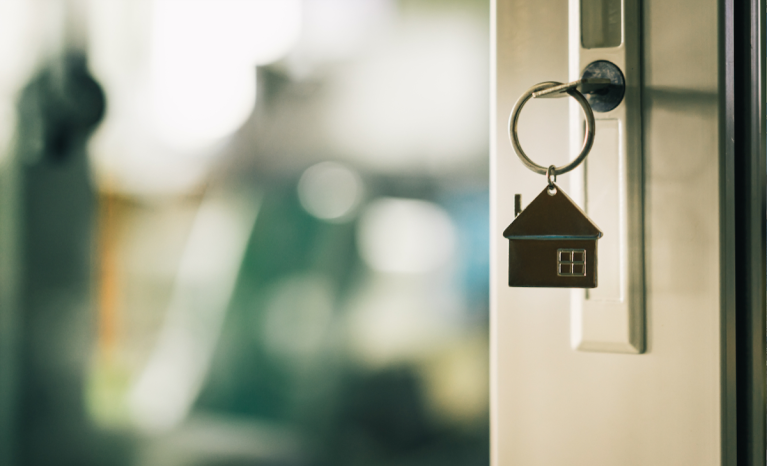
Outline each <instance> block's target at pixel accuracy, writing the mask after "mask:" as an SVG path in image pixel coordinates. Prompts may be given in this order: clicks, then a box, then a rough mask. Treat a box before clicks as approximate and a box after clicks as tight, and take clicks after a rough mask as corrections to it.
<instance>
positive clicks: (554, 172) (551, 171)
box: [546, 165, 557, 189]
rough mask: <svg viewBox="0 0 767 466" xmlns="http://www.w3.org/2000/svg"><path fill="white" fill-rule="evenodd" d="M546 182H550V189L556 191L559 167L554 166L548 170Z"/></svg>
mask: <svg viewBox="0 0 767 466" xmlns="http://www.w3.org/2000/svg"><path fill="white" fill-rule="evenodd" d="M552 178H553V179H552ZM546 181H548V182H549V189H554V182H556V181H557V167H555V166H554V165H551V166H550V167H549V168H547V169H546Z"/></svg>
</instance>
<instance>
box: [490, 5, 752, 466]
mask: <svg viewBox="0 0 767 466" xmlns="http://www.w3.org/2000/svg"><path fill="white" fill-rule="evenodd" d="M581 1H583V2H586V1H587V0H581ZM590 3H591V4H592V7H593V4H594V3H597V4H598V5H597V8H596V9H597V10H599V9H600V8H601V9H602V12H603V13H605V14H606V16H605V18H608V17H609V14H612V15H613V16H612V17H610V18H612V22H613V24H614V23H615V21H617V20H616V19H615V18H618V19H620V21H618V23H617V24H619V26H620V25H622V26H623V36H620V35H619V36H618V37H619V39H620V40H618V43H614V44H611V43H608V44H607V46H605V47H604V49H605V50H604V52H605V53H606V54H608V55H609V53H612V52H614V51H615V50H617V49H616V48H614V47H617V44H620V46H622V47H623V46H625V47H633V50H635V53H636V54H637V57H638V60H637V61H636V66H638V70H634V71H638V73H636V74H634V75H633V77H632V73H633V72H632V71H631V70H628V72H626V70H625V69H624V70H623V71H624V74H625V75H626V81H627V82H626V89H627V92H630V91H629V90H630V89H632V88H633V89H634V91H636V92H637V96H639V98H637V99H636V100H635V101H634V102H629V101H628V100H624V101H623V102H622V104H621V105H624V106H625V105H626V104H627V103H630V104H631V105H634V107H631V108H629V109H628V110H627V111H628V112H637V113H636V114H637V115H639V120H638V121H633V122H632V121H631V120H630V119H628V120H626V119H623V120H621V119H620V118H622V117H620V116H614V117H610V118H613V120H612V121H616V120H619V121H620V122H619V123H616V125H617V126H615V128H618V129H617V130H615V129H614V131H613V133H614V134H613V136H611V133H610V128H609V125H606V124H605V123H604V122H603V123H602V124H600V122H599V118H600V117H599V115H598V116H597V126H596V128H597V131H596V136H595V148H597V146H598V145H599V144H600V137H601V138H602V139H601V141H602V142H601V143H602V144H604V141H606V140H609V138H611V137H613V138H617V139H615V141H618V142H617V143H616V144H614V146H612V147H613V148H614V149H613V151H614V152H615V154H616V155H615V156H616V157H618V156H619V155H620V154H621V153H622V154H623V157H626V158H624V159H622V160H623V162H620V160H621V159H611V160H612V163H614V164H615V166H616V167H618V169H619V170H623V171H622V172H620V173H622V174H623V175H625V176H626V177H627V178H625V179H627V180H628V181H626V183H628V186H629V189H625V188H626V185H621V184H620V183H623V182H624V181H625V180H624V181H619V183H618V185H619V186H618V188H616V191H614V192H613V194H614V195H615V196H618V195H624V196H625V199H627V203H628V206H627V205H626V204H620V203H619V202H618V203H617V204H618V205H619V207H618V208H617V210H613V211H609V209H608V211H607V213H605V211H604V210H599V209H600V207H594V206H595V205H596V204H595V203H593V202H592V201H590V202H592V204H591V205H584V209H585V210H586V211H587V214H589V215H592V216H593V217H594V219H595V220H597V217H599V218H600V219H601V220H599V221H598V223H599V222H601V223H602V225H600V226H601V227H602V229H603V231H604V240H607V238H608V237H610V236H611V235H612V237H613V238H615V237H620V238H622V239H621V241H625V244H624V243H622V246H620V247H621V248H623V247H625V248H627V250H630V251H640V253H641V254H639V255H638V257H640V259H641V260H638V261H636V260H635V261H633V262H632V261H628V262H617V263H618V264H619V267H618V268H617V269H616V268H615V264H612V263H611V261H613V260H614V257H613V256H611V255H610V252H609V247H608V246H606V247H605V248H603V249H604V250H600V254H604V263H602V262H600V272H599V273H600V276H599V279H600V284H602V283H603V282H604V283H605V284H606V285H604V286H608V284H609V283H611V282H610V280H611V279H613V278H614V276H613V275H611V274H605V270H607V271H614V270H623V269H620V266H622V265H621V264H624V265H625V264H626V263H627V264H628V266H627V267H626V269H625V273H626V274H628V276H630V277H634V278H632V279H636V280H639V282H641V287H635V288H634V289H633V290H632V289H628V288H627V289H626V290H624V291H626V292H625V293H623V292H621V293H622V294H621V293H618V294H616V296H615V297H614V300H615V301H616V302H618V303H620V302H622V303H625V302H626V300H631V299H635V298H636V299H639V301H640V302H641V306H639V307H638V308H635V311H636V313H635V314H630V315H629V314H627V315H629V317H630V318H628V320H623V321H621V322H622V324H621V325H622V326H620V325H619V326H617V327H613V328H612V330H610V331H612V332H613V333H615V332H616V329H617V333H618V335H617V336H615V335H612V336H611V335H607V334H605V335H603V336H602V337H604V339H605V340H609V339H610V338H613V337H614V338H615V339H616V341H618V340H621V339H625V340H626V341H631V342H633V343H632V344H631V345H623V346H620V347H619V345H613V346H610V345H595V346H594V345H592V346H589V345H585V346H584V345H582V344H581V343H582V338H581V337H582V334H583V328H582V326H583V325H600V323H603V322H604V320H605V319H612V318H615V317H616V315H617V314H616V313H620V312H624V311H621V310H620V309H621V308H620V307H619V306H617V304H616V306H614V307H612V308H610V309H612V310H611V311H609V312H605V313H604V314H603V315H602V316H598V318H597V319H596V320H595V321H594V322H590V323H587V322H586V320H585V318H584V315H583V314H582V313H581V314H579V311H578V309H579V306H580V304H578V302H579V301H578V300H584V301H583V302H586V300H588V299H590V298H589V296H590V295H583V294H578V293H573V292H571V291H570V290H567V289H554V288H515V287H509V286H508V276H507V273H508V248H509V245H508V240H507V239H506V238H504V237H503V236H502V234H501V233H502V231H503V230H504V229H505V228H506V227H507V225H509V223H510V222H512V221H513V220H514V218H515V206H514V202H515V194H521V199H522V207H524V206H525V205H526V204H528V203H529V202H530V201H531V200H532V199H533V198H534V197H535V196H536V195H538V193H540V192H541V190H542V189H543V188H544V187H545V186H546V178H545V177H544V176H541V175H539V174H536V173H533V172H532V171H530V170H528V169H527V168H526V167H525V166H524V165H523V164H522V163H521V162H520V159H519V158H518V157H517V155H516V154H515V152H514V150H513V149H512V146H511V144H510V143H509V134H508V131H509V126H508V125H509V123H508V122H509V115H510V112H511V110H512V108H513V107H514V104H515V102H516V101H517V99H518V98H519V97H520V96H521V95H522V94H523V93H525V91H526V90H527V89H528V88H530V87H531V86H533V85H535V84H537V83H541V82H544V81H560V82H567V81H572V80H573V79H576V78H577V77H578V76H577V74H578V73H579V70H580V69H582V63H579V62H578V57H577V56H575V58H574V57H573V54H574V53H577V49H578V48H580V49H585V48H586V47H587V46H588V47H591V48H592V49H599V47H600V46H599V45H597V46H594V44H585V43H581V44H578V43H577V42H576V43H575V46H574V44H573V41H577V40H578V39H579V38H581V39H583V41H584V42H586V41H585V38H584V37H585V36H583V34H577V33H576V34H574V33H573V28H578V27H580V26H582V25H584V24H586V23H588V24H591V26H592V27H594V26H593V24H595V23H596V24H598V25H599V24H607V23H608V22H610V21H609V20H608V19H609V18H608V19H606V20H605V21H603V22H600V21H601V20H600V19H595V18H593V17H588V11H589V10H588V8H585V7H583V8H581V3H580V2H579V1H577V0H576V1H571V2H569V5H568V2H567V1H564V0H538V1H536V2H529V1H525V0H497V1H496V2H494V4H493V6H492V15H493V16H492V27H493V31H494V33H493V44H494V48H493V51H492V56H493V69H492V71H491V76H492V79H493V86H492V88H493V92H494V94H493V96H492V98H491V102H492V104H493V106H494V107H493V109H492V117H493V120H492V135H491V141H492V155H491V366H492V368H491V398H492V402H491V405H492V407H491V439H492V440H491V443H492V462H493V464H494V465H504V466H506V465H525V466H536V465H546V466H549V465H560V464H561V465H565V464H566V465H584V466H585V465H588V466H601V465H605V466H606V465H652V466H663V465H669V466H671V465H674V466H677V465H696V466H703V465H706V466H708V465H720V464H722V465H736V464H737V465H764V464H765V450H764V421H765V419H764V401H763V400H764V372H765V371H764V367H765V364H764V341H765V331H764V294H765V287H764V283H765V275H764V257H765V248H764V243H765V239H764V223H765V220H764V219H765V213H764V205H765V202H764V200H765V196H764V184H765V183H764V171H765V169H764V167H765V163H764V159H765V150H764V143H763V133H764V131H763V129H762V128H763V126H764V123H763V122H764V118H763V111H764V105H763V101H762V94H763V92H762V89H764V85H763V76H764V73H763V72H762V67H763V59H762V54H763V50H764V47H763V41H764V38H763V34H762V32H761V30H760V27H761V24H762V23H763V12H764V8H763V2H761V1H757V0H755V1H752V2H750V4H749V3H748V2H741V3H743V4H742V5H740V4H738V5H735V3H737V2H733V1H729V0H728V1H719V2H717V1H713V0H706V1H702V2H701V1H697V0H672V1H668V0H644V1H643V2H640V3H637V2H631V1H630V0H622V1H619V2H610V1H609V0H605V1H601V2H590ZM610 4H613V5H615V4H617V5H618V7H617V10H615V11H609V10H610V9H609V5H610ZM632 5H633V6H635V7H636V10H635V11H634V12H632ZM581 12H583V16H582V17H580V20H581V22H580V23H579V16H578V15H579V14H580V13H581ZM592 13H593V11H592ZM614 15H618V16H617V17H616V16H614ZM621 15H622V16H621ZM626 15H628V16H626ZM574 18H575V19H574ZM589 21H591V22H590V23H589ZM627 24H632V25H635V26H636V28H637V29H636V31H635V32H636V34H635V35H634V36H633V37H629V36H630V34H629V36H627V31H629V29H630V27H627ZM629 32H630V31H629ZM619 34H620V29H619ZM621 37H622V39H621ZM627 41H633V42H631V43H627ZM592 52H594V50H591V51H590V52H589V53H592ZM594 53H595V54H593V55H590V56H591V57H592V58H594V59H597V58H599V53H600V51H599V50H596V52H594ZM624 66H625V64H624ZM574 73H575V76H574ZM627 95H628V94H627ZM568 100H571V99H552V100H551V101H539V100H535V99H533V100H532V101H530V102H529V103H528V105H527V106H526V107H525V110H524V115H523V116H522V117H521V121H520V124H519V138H520V142H521V145H522V146H523V147H524V148H525V149H524V150H525V151H526V152H527V154H529V155H530V156H531V158H533V159H535V161H536V162H538V163H539V164H542V165H544V166H548V165H550V164H555V165H557V166H560V165H564V164H565V163H567V162H568V161H569V160H570V159H571V158H573V156H574V155H573V150H572V148H571V144H570V143H569V142H568V132H569V131H572V130H573V128H576V129H578V124H580V123H578V121H579V120H573V121H571V119H572V118H577V116H576V113H577V112H573V111H568V107H569V105H572V104H568V102H567V101H568ZM570 108H572V107H570ZM608 115H617V114H608ZM626 124H628V126H626ZM621 125H623V126H621ZM631 125H634V126H631ZM580 131H581V133H580V137H582V129H581V130H580ZM616 131H617V132H616ZM632 131H633V132H634V134H635V136H636V139H635V140H631V138H630V137H629V138H628V140H627V139H625V138H624V139H621V137H622V136H621V135H623V134H630V133H631V132H632ZM623 132H625V133H623ZM615 134H618V136H615ZM621 141H628V142H624V143H621ZM621 144H625V145H624V146H622V145H621ZM600 151H601V152H600ZM605 151H607V153H608V154H609V153H610V149H609V148H608V149H604V147H602V148H601V149H597V152H595V153H598V154H600V155H598V156H595V157H594V158H593V160H591V163H592V166H593V168H595V170H592V169H589V173H584V170H583V168H582V167H581V168H580V169H578V170H575V171H573V172H571V173H569V174H566V175H562V176H560V178H559V180H558V181H557V184H558V186H559V187H560V188H561V189H563V190H565V191H567V192H571V191H573V192H575V193H576V194H577V193H581V195H580V197H579V202H581V203H583V202H584V198H586V197H587V196H583V195H582V194H583V192H585V193H586V194H587V195H588V193H590V192H592V190H597V191H598V190H599V189H601V188H602V187H603V186H606V185H610V184H615V183H616V182H615V179H619V180H620V177H619V175H618V172H617V171H616V172H614V173H613V174H612V175H611V174H610V171H609V170H602V171H600V169H599V167H598V166H597V164H598V163H602V162H601V161H599V160H604V159H599V158H598V157H604V153H605ZM620 151H623V152H620ZM592 156H593V154H591V155H590V156H589V157H592ZM615 160H618V161H617V162H616V161H615ZM587 163H589V158H587ZM594 173H598V174H599V176H593V175H594ZM613 176H615V177H617V178H614V177H613ZM631 183H636V186H638V187H639V189H638V190H637V191H635V192H632V191H631V189H630V186H631ZM620 186H623V188H621V187H620ZM621 189H622V191H621ZM609 194H610V193H609V191H608V195H609ZM576 197H578V196H576ZM589 199H591V198H589ZM577 200H578V199H577ZM631 203H634V205H635V207H636V206H638V207H637V208H638V210H635V211H634V213H638V217H637V218H638V219H639V224H636V223H635V224H634V225H633V227H632V225H631V224H630V222H628V223H624V224H621V223H620V222H621V221H622V220H621V219H623V218H625V217H621V216H628V218H630V217H631V215H632V211H631V206H630V204H631ZM587 204H588V203H587ZM582 205H583V204H582ZM621 205H622V206H623V207H621ZM590 208H593V209H592V210H593V213H592V212H591V211H589V209H590ZM621 209H623V210H621ZM621 225H623V226H621ZM626 225H628V226H626ZM621 228H628V229H629V230H630V229H631V228H635V229H636V231H638V233H637V234H634V235H633V236H632V235H630V234H629V235H623V236H621V235H622V231H623V230H621ZM623 233H625V231H623ZM602 244H608V245H609V244H610V243H601V242H600V248H601V247H602ZM616 248H617V249H616V250H618V249H619V247H617V246H616ZM602 258H603V256H600V261H602ZM611 273H612V272H611ZM616 273H617V272H616ZM621 273H623V272H621ZM637 277H638V278H637ZM603 289H604V288H603ZM621 289H622V288H621ZM597 290H599V287H598V288H597ZM622 290H623V289H622ZM632 293H634V294H632ZM584 296H585V297H584ZM592 298H593V296H592ZM621 300H623V301H621ZM581 304H582V303H581ZM637 309H638V310H637ZM632 312H634V311H632ZM611 313H612V314H611ZM631 316H633V317H631ZM632 318H635V320H633V321H632V320H631V319H632ZM595 322H596V323H595ZM579 332H580V333H579ZM621 332H624V333H623V334H621ZM630 332H638V333H636V334H635V335H634V334H632V335H634V336H637V335H638V336H637V337H636V338H634V336H630V335H629V334H628V333H630ZM579 335H581V336H579ZM602 337H599V338H602ZM579 338H581V339H579ZM599 338H597V339H599Z"/></svg>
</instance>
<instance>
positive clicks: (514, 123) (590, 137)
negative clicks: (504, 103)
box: [509, 81, 594, 175]
mask: <svg viewBox="0 0 767 466" xmlns="http://www.w3.org/2000/svg"><path fill="white" fill-rule="evenodd" d="M558 86H562V83H559V82H555V81H546V82H542V83H538V84H536V85H535V86H533V87H531V88H530V89H528V90H527V92H525V93H524V94H522V96H521V97H520V98H519V100H517V103H516V104H514V108H513V109H512V111H511V115H510V116H509V141H511V146H512V147H513V148H514V152H516V153H517V155H518V156H519V158H520V159H521V160H522V163H524V164H525V166H526V167H527V168H529V169H530V170H532V171H534V172H535V173H538V174H540V175H545V174H546V172H547V170H548V167H544V166H541V165H538V164H537V163H535V162H533V161H532V160H531V159H530V157H528V156H527V154H526V153H525V151H524V150H523V149H522V146H521V145H520V143H519V134H518V125H519V115H520V114H521V113H522V108H523V107H524V106H525V104H526V103H527V101H528V100H530V99H531V98H533V94H534V93H536V92H538V91H543V90H545V89H549V88H553V87H558ZM565 92H567V94H568V95H570V97H572V98H574V99H575V100H576V101H577V102H578V104H580V106H581V109H583V115H584V116H585V117H586V135H585V137H584V138H583V146H582V147H581V152H580V154H578V157H576V158H575V159H573V160H572V161H571V162H570V163H568V164H566V165H562V166H560V167H555V169H554V174H555V175H561V174H564V173H567V172H569V171H570V170H572V169H574V168H575V167H577V166H578V165H580V163H581V162H583V160H584V159H585V158H586V156H587V155H589V151H590V150H591V146H592V145H593V144H594V112H593V111H592V110H591V106H590V105H589V103H588V101H587V100H586V98H585V97H583V94H581V93H580V92H578V90H577V89H575V88H574V87H573V88H569V89H567V90H566V91H565Z"/></svg>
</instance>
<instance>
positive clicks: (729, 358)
mask: <svg viewBox="0 0 767 466" xmlns="http://www.w3.org/2000/svg"><path fill="white" fill-rule="evenodd" d="M734 2H735V0H724V1H723V2H720V11H719V21H720V33H719V51H720V53H719V56H720V61H719V63H720V65H719V122H720V136H719V140H720V145H721V147H720V152H719V153H720V170H719V198H720V201H719V215H720V219H719V222H720V235H721V239H720V245H721V246H720V247H721V249H720V261H721V287H722V288H721V318H720V322H721V324H720V331H721V352H722V353H721V358H722V359H721V360H722V365H721V390H722V406H721V411H722V426H721V430H722V465H723V466H737V464H738V463H737V462H738V456H737V453H738V449H737V438H738V428H737V420H738V419H737V395H736V393H737V390H736V388H737V384H736V382H737V372H736V367H737V364H736V344H735V343H736V319H735V311H736V305H735V304H736V303H735V296H736V286H735V285H736V279H735V125H734V112H735V100H734V92H735V83H734V53H735V45H734V38H735V37H734Z"/></svg>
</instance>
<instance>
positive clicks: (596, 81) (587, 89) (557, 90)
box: [533, 78, 610, 99]
mask: <svg viewBox="0 0 767 466" xmlns="http://www.w3.org/2000/svg"><path fill="white" fill-rule="evenodd" d="M609 85H610V80H609V79H607V78H581V79H579V80H577V81H573V82H569V83H566V84H560V85H559V86H553V87H550V88H548V89H544V90H542V91H538V92H533V98H534V99H537V98H539V97H546V98H552V97H554V98H557V97H567V91H569V90H570V89H575V90H577V91H578V92H580V93H581V94H592V93H595V92H599V91H603V90H606V89H607V86H609Z"/></svg>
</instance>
